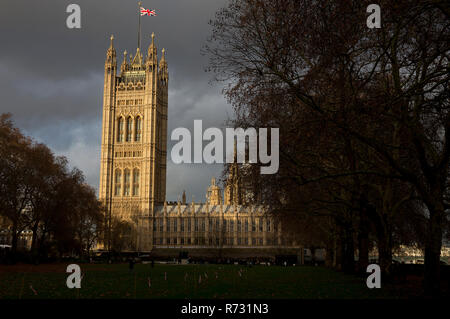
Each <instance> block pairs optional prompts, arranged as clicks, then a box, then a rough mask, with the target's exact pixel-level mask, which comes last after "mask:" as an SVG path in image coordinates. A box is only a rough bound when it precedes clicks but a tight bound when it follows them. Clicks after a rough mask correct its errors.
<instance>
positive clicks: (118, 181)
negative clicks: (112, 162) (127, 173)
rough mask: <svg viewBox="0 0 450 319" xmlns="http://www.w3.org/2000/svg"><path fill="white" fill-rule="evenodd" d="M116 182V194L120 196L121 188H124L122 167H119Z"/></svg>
mask: <svg viewBox="0 0 450 319" xmlns="http://www.w3.org/2000/svg"><path fill="white" fill-rule="evenodd" d="M115 184H116V187H115V191H114V195H116V196H120V190H121V188H122V172H121V171H120V169H118V170H117V171H116V180H115Z"/></svg>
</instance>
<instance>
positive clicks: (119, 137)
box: [117, 117, 124, 142]
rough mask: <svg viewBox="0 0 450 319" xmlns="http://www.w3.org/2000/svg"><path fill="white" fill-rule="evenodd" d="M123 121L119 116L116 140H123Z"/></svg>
mask: <svg viewBox="0 0 450 319" xmlns="http://www.w3.org/2000/svg"><path fill="white" fill-rule="evenodd" d="M123 122H124V121H123V117H119V125H118V127H119V129H118V132H117V142H123V128H124V127H123V125H124V123H123Z"/></svg>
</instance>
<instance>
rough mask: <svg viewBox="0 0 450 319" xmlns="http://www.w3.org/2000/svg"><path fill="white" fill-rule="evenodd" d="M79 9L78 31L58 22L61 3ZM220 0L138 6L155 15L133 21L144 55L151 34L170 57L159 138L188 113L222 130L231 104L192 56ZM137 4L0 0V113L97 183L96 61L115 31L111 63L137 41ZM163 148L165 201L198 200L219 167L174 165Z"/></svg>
mask: <svg viewBox="0 0 450 319" xmlns="http://www.w3.org/2000/svg"><path fill="white" fill-rule="evenodd" d="M70 3H76V4H78V5H80V7H81V12H82V21H81V26H82V27H81V29H68V28H67V27H66V18H67V16H68V14H67V13H66V7H67V5H68V4H70ZM225 4H226V0H214V1H210V0H169V1H168V0H165V1H164V0H160V1H159V0H152V1H143V7H145V8H148V9H155V10H156V12H157V16H156V17H142V20H141V21H142V40H141V47H142V49H143V50H145V51H144V52H146V48H147V46H148V44H149V42H150V35H151V33H152V32H155V35H156V38H155V40H156V44H157V47H158V54H159V55H160V54H161V49H162V48H163V47H164V48H165V49H166V58H167V61H168V63H169V76H170V82H169V123H168V126H169V127H168V135H169V140H170V133H171V131H172V130H173V129H174V128H176V127H187V128H189V129H192V127H193V121H194V119H202V120H203V127H204V129H205V128H207V127H212V126H214V127H224V124H225V122H226V120H227V119H228V118H229V117H231V116H232V109H231V107H230V106H229V105H227V103H226V101H225V99H224V98H223V96H222V95H221V87H219V86H217V85H211V84H210V83H209V80H210V78H211V74H208V73H205V72H204V68H205V66H206V64H207V58H206V57H204V56H202V55H201V54H200V50H201V48H202V46H203V45H204V44H205V41H206V39H207V37H208V36H209V34H210V27H209V25H208V21H209V19H211V18H213V16H214V13H215V12H216V10H217V9H219V8H220V7H222V6H224V5H225ZM137 20H138V13H137V1H131V0H127V1H124V0H107V1H106V0H104V1H100V0H94V1H93V0H71V1H63V0H39V1H34V0H27V1H26V0H2V1H1V2H0V46H1V49H0V95H1V103H0V113H4V112H10V113H12V115H13V119H14V121H15V123H16V125H17V126H18V127H20V128H21V129H22V130H23V131H24V132H25V133H26V134H27V135H30V136H33V137H34V138H35V139H36V140H38V141H40V142H44V143H45V144H47V145H48V146H50V148H51V149H52V150H53V151H54V152H55V153H56V154H58V155H65V156H67V157H68V159H69V161H70V164H71V165H72V166H77V167H78V168H80V169H81V170H83V172H84V173H85V175H86V178H87V181H88V183H89V184H91V185H92V186H94V187H95V188H97V187H98V175H99V167H100V163H99V161H100V160H99V157H100V135H101V111H102V89H103V87H102V86H103V67H104V60H105V54H106V50H107V48H108V46H109V37H110V35H111V34H114V37H115V41H114V43H115V47H116V50H117V54H118V63H121V61H122V53H123V51H124V50H125V49H126V50H127V51H128V52H133V53H134V52H135V51H136V46H137ZM172 145H173V143H169V145H168V160H169V162H168V176H167V200H176V199H177V197H178V195H179V194H181V193H182V191H183V190H184V189H186V191H187V195H188V198H189V199H191V198H192V196H195V200H196V201H201V200H204V196H205V191H206V187H207V186H208V185H209V181H210V179H211V177H212V176H216V177H219V176H220V173H221V170H222V165H202V164H191V165H175V164H173V163H171V162H170V150H171V148H172Z"/></svg>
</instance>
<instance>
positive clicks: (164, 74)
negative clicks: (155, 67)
mask: <svg viewBox="0 0 450 319" xmlns="http://www.w3.org/2000/svg"><path fill="white" fill-rule="evenodd" d="M165 53H166V50H165V49H162V57H161V60H160V61H159V74H158V76H159V80H160V82H161V84H162V85H164V86H165V85H167V83H168V81H169V71H168V69H167V62H166V54H165Z"/></svg>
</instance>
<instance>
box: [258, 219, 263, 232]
mask: <svg viewBox="0 0 450 319" xmlns="http://www.w3.org/2000/svg"><path fill="white" fill-rule="evenodd" d="M258 226H259V231H260V232H262V231H263V221H262V218H260V219H259V220H258Z"/></svg>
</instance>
